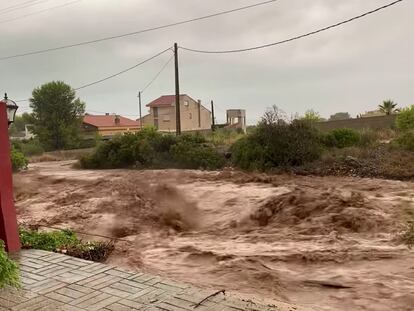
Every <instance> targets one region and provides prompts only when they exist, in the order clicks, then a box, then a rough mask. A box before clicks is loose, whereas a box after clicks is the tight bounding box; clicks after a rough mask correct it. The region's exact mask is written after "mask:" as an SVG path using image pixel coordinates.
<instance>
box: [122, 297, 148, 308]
mask: <svg viewBox="0 0 414 311" xmlns="http://www.w3.org/2000/svg"><path fill="white" fill-rule="evenodd" d="M118 303H119V304H121V305H123V306H126V307H130V308H135V309H139V308H142V307H143V305H142V304H140V303H139V302H136V301H132V300H129V299H122V300H120V301H118Z"/></svg>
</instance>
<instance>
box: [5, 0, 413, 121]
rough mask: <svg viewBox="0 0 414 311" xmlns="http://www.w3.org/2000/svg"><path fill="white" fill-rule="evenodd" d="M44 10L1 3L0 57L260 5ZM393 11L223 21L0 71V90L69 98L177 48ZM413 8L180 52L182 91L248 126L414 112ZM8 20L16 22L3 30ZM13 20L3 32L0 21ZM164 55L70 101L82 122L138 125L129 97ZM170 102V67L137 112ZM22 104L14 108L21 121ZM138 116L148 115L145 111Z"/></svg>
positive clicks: (273, 12)
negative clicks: (83, 112) (242, 116)
mask: <svg viewBox="0 0 414 311" xmlns="http://www.w3.org/2000/svg"><path fill="white" fill-rule="evenodd" d="M72 1H73V0H50V1H43V2H42V3H40V4H39V5H36V6H32V7H27V8H24V9H20V10H16V11H13V12H8V13H4V11H3V13H2V9H4V8H7V7H9V6H11V5H14V4H19V3H24V2H27V1H25V0H0V40H1V45H0V57H2V56H8V55H13V54H18V53H21V52H28V51H32V50H38V49H44V48H49V47H54V46H59V45H65V44H70V43H75V42H78V41H83V40H90V39H95V38H100V37H105V36H110V35H117V34H121V33H125V32H131V31H136V30H139V29H142V28H148V27H152V26H158V25H162V24H166V23H171V22H175V21H179V20H183V19H187V18H192V17H198V16H202V15H206V14H209V13H214V12H217V11H220V10H226V9H232V8H235V7H238V6H243V5H249V4H252V3H256V2H260V1H259V0H227V1H223V0H221V1H220V0H209V1H205V0H118V1H115V0H83V1H80V2H78V3H75V4H72V5H69V6H66V7H63V8H58V9H54V10H51V11H48V12H44V13H41V14H36V15H32V16H28V17H25V18H20V17H22V16H24V15H26V14H30V13H32V12H36V11H39V10H42V9H47V8H50V7H53V6H57V5H60V4H65V3H69V2H72ZM388 2H391V0H346V1H344V0H312V1H311V0H280V1H279V2H276V3H273V4H268V5H265V6H262V7H257V8H253V9H250V10H246V11H243V12H237V13H233V14H229V15H225V16H221V17H216V18H212V19H208V20H204V21H199V22H195V23H191V24H186V25H181V26H177V27H173V28H169V29H163V30H159V31H154V32H150V33H145V34H141V35H136V36H132V37H127V38H123V39H116V40H112V41H107V42H102V43H98V44H93V45H88V46H83V47H77V48H72V49H67V50H63V51H56V52H51V53H48V54H41V55H34V56H29V57H25V58H17V59H10V60H5V61H0V91H2V92H3V91H7V92H8V93H9V97H11V98H12V99H24V98H29V97H30V95H31V92H32V90H33V88H35V87H37V86H40V85H41V84H43V83H46V82H49V81H53V80H63V81H65V82H66V83H68V84H70V85H71V86H72V87H78V86H80V85H83V84H86V83H89V82H92V81H95V80H98V79H100V78H102V77H104V76H107V75H109V74H112V73H115V72H117V71H120V70H122V69H124V68H127V67H129V66H132V65H134V64H136V63H138V62H139V61H141V60H144V59H145V58H148V57H150V56H152V55H153V54H155V53H157V52H159V51H161V50H162V49H165V48H167V47H169V46H172V45H173V43H174V42H178V43H179V45H181V46H186V47H191V48H198V49H233V48H244V47H249V46H252V45H260V44H266V43H270V42H274V41H278V40H281V39H285V38H288V37H291V36H294V35H299V34H302V33H305V32H308V31H312V30H315V29H317V28H320V27H323V26H327V25H329V24H332V23H336V22H338V21H341V20H343V19H346V18H349V17H352V16H354V15H358V14H360V13H362V12H364V11H367V10H371V9H373V8H375V7H377V6H381V5H384V4H386V3H388ZM413 17H414V1H413V0H405V1H403V2H402V3H400V4H398V5H396V6H394V7H391V8H389V9H387V10H385V11H382V12H380V13H378V14H375V15H371V16H369V17H367V18H365V19H363V20H359V21H357V22H354V23H352V24H348V25H345V26H343V27H341V28H336V29H334V30H330V31H327V32H324V33H322V34H318V35H316V36H313V37H309V38H306V39H302V40H299V41H295V42H292V43H288V44H285V45H283V46H278V47H273V48H268V49H265V50H259V51H254V52H247V53H241V54H231V55H204V54H193V53H190V52H185V51H181V52H180V75H181V92H182V93H187V94H189V95H190V96H192V97H193V98H195V99H201V100H202V101H203V103H205V104H207V103H208V102H209V101H210V100H211V99H213V100H214V101H215V103H216V104H217V112H216V114H217V115H218V119H219V120H224V110H225V109H229V108H243V109H246V110H247V115H248V119H249V123H254V122H256V121H257V120H258V118H259V117H260V116H261V115H262V113H263V112H264V110H265V109H266V107H269V106H271V105H273V104H276V105H277V106H279V107H280V108H281V109H283V110H284V111H286V112H287V113H288V114H295V113H299V114H303V113H304V112H305V111H306V110H307V109H311V108H312V109H314V110H316V111H318V112H320V113H321V115H322V116H324V117H329V115H330V114H333V113H335V112H339V111H348V112H350V113H351V114H352V115H356V114H357V113H361V112H365V111H367V110H374V109H376V107H377V105H378V104H380V103H381V101H382V100H384V99H388V98H390V99H393V100H394V101H396V102H397V103H398V104H399V105H400V106H408V105H411V104H414V83H413V82H414V79H413V73H414V59H413V58H414V35H413V29H414V18H413ZM14 18H20V19H16V20H12V19H14ZM8 20H10V21H8ZM169 57H170V54H165V55H162V56H161V57H159V58H158V59H156V60H154V61H152V62H149V63H147V64H145V65H144V66H142V67H140V68H137V69H135V70H133V71H130V72H128V73H126V74H124V75H122V76H119V77H117V78H114V79H112V80H109V81H106V82H104V83H101V84H98V85H94V86H91V87H89V88H86V89H83V90H80V91H78V96H79V97H80V98H81V99H82V100H83V101H85V102H86V104H87V111H91V112H93V111H101V112H110V113H118V114H121V115H127V116H128V115H131V117H132V115H135V116H136V117H137V115H138V105H137V92H138V90H140V89H141V88H142V87H143V86H144V85H145V84H146V83H147V82H148V81H149V80H150V79H151V78H152V77H153V76H154V75H155V74H156V73H157V72H158V71H159V70H160V68H161V67H162V66H163V64H164V63H165V62H166V61H167V60H168V59H169ZM173 93H174V75H173V64H172V63H171V64H170V65H169V66H168V67H167V68H166V70H165V71H164V72H163V73H162V75H161V76H160V77H159V79H158V80H157V81H156V82H155V83H154V84H153V85H152V87H151V88H149V89H148V90H147V91H146V92H145V94H144V96H143V101H144V103H145V104H146V103H148V102H149V101H151V100H153V99H155V98H157V97H158V96H160V95H164V94H173ZM27 106H28V103H21V109H20V112H23V111H27V108H25V107H27ZM145 110H146V109H145Z"/></svg>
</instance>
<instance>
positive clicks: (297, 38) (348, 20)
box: [180, 0, 403, 54]
mask: <svg viewBox="0 0 414 311" xmlns="http://www.w3.org/2000/svg"><path fill="white" fill-rule="evenodd" d="M402 1H403V0H397V1H394V2H391V3H389V4H387V5H384V6H381V7H379V8H377V9H374V10H371V11H368V12H366V13H363V14H361V15H358V16H355V17H352V18H350V19H347V20H345V21H342V22H339V23H336V24H333V25H330V26H327V27H324V28H321V29H318V30H315V31H312V32H308V33H306V34H303V35H300V36H296V37H292V38H289V39H285V40H282V41H278V42H274V43H269V44H265V45H259V46H254V47H249V48H244V49H236V50H223V51H205V50H197V49H190V48H186V47H180V48H181V49H182V50H185V51H190V52H195V53H203V54H229V53H240V52H247V51H253V50H259V49H264V48H268V47H272V46H276V45H281V44H284V43H288V42H292V41H295V40H299V39H302V38H305V37H309V36H312V35H315V34H318V33H320V32H323V31H326V30H329V29H332V28H336V27H339V26H342V25H344V24H347V23H350V22H353V21H355V20H358V19H361V18H363V17H366V16H368V15H371V14H374V13H376V12H378V11H381V10H384V9H386V8H389V7H391V6H393V5H396V4H398V3H399V2H402Z"/></svg>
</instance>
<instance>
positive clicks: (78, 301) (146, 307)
mask: <svg viewBox="0 0 414 311" xmlns="http://www.w3.org/2000/svg"><path fill="white" fill-rule="evenodd" d="M18 260H19V261H20V264H21V265H20V266H21V271H22V273H21V277H22V287H23V289H22V290H19V291H10V290H0V311H4V310H8V311H10V310H12V311H22V310H24V311H26V310H27V311H32V310H33V311H35V310H36V311H40V310H52V311H59V310H61V311H82V310H83V311H85V310H87V311H89V310H91V311H94V310H96V311H98V310H99V311H127V310H140V311H191V310H194V306H195V304H197V303H198V302H200V301H201V300H203V299H204V298H205V297H207V296H208V295H210V294H212V293H214V291H213V290H201V289H197V288H194V287H191V286H189V285H187V284H183V283H180V282H175V281H173V280H165V279H162V278H160V277H158V276H153V275H149V274H145V273H141V272H130V271H124V270H122V269H118V268H114V267H110V266H108V265H104V264H101V263H93V262H89V261H86V260H83V259H77V258H71V257H68V256H65V255H63V254H53V253H49V252H44V251H35V250H24V251H22V252H21V254H20V257H19V259H18ZM246 310H249V311H256V310H257V311H275V310H277V309H276V308H269V307H267V306H259V305H255V304H247V303H246V302H243V301H241V300H237V299H229V298H228V297H227V296H224V295H221V294H220V295H217V296H215V297H212V298H210V299H208V300H207V301H205V302H203V304H202V305H201V306H199V307H198V308H197V311H246ZM296 310H298V311H299V310H301V309H299V308H297V309H296Z"/></svg>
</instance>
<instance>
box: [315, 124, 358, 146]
mask: <svg viewBox="0 0 414 311" xmlns="http://www.w3.org/2000/svg"><path fill="white" fill-rule="evenodd" d="M323 142H324V144H325V146H327V147H335V148H346V147H352V146H357V145H359V144H360V142H361V136H360V134H359V133H358V131H355V130H352V129H348V128H342V129H335V130H332V131H331V132H329V133H328V134H326V135H325V137H324V138H323Z"/></svg>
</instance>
